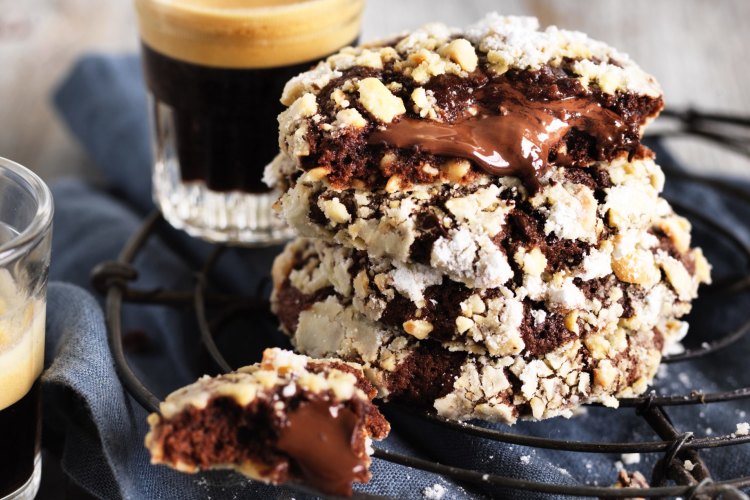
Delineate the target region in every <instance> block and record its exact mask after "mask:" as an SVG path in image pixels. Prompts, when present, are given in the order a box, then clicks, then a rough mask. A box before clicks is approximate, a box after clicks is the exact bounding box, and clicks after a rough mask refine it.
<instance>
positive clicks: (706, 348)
mask: <svg viewBox="0 0 750 500" xmlns="http://www.w3.org/2000/svg"><path fill="white" fill-rule="evenodd" d="M665 116H672V117H677V118H679V119H680V120H682V123H683V129H681V130H680V131H678V132H680V133H691V134H694V135H697V136H699V137H702V138H705V139H708V140H714V141H716V142H719V143H722V141H721V140H717V139H716V137H715V134H711V133H704V132H706V131H705V130H704V129H705V127H706V122H707V121H711V120H714V121H717V120H718V121H722V120H723V121H722V122H723V123H730V124H734V125H742V126H748V127H749V128H750V120H749V119H746V118H738V117H727V116H725V115H717V114H700V113H696V112H685V113H683V114H679V113H674V112H669V111H667V112H665ZM694 129H695V130H698V132H694ZM733 140H734V139H733ZM735 142H736V141H735ZM741 147H742V145H741V144H740V145H739V146H737V144H735V149H737V148H741ZM665 170H668V169H665ZM668 173H669V176H670V177H671V178H679V179H681V180H683V181H687V182H695V183H700V184H702V185H705V186H708V187H711V188H712V189H715V190H718V191H720V192H722V193H725V194H727V195H728V196H732V197H735V198H736V199H739V200H742V201H745V202H747V203H749V204H750V192H747V191H745V190H743V189H741V188H739V187H737V186H736V185H734V184H731V183H729V182H726V181H722V180H718V179H713V178H706V177H702V176H697V175H694V174H690V173H686V172H682V171H675V170H668ZM671 203H672V205H673V206H674V207H675V209H676V210H677V211H679V212H680V213H682V214H685V215H688V216H689V217H690V218H691V219H693V220H694V221H698V222H700V223H701V224H703V225H705V226H706V228H707V229H709V230H710V231H711V232H712V234H714V235H716V236H717V237H719V238H722V239H723V241H724V242H725V243H727V244H728V245H729V246H730V247H731V248H734V249H735V250H736V253H737V255H740V256H741V257H742V259H743V261H744V266H743V273H742V274H740V275H738V276H732V277H727V278H726V279H724V280H723V281H721V282H720V283H718V284H716V285H714V286H712V287H711V288H710V291H711V292H712V293H723V294H726V295H727V296H733V295H735V294H738V293H743V292H745V291H748V290H750V246H748V245H747V244H745V242H744V241H743V240H742V238H741V237H739V236H738V235H737V234H736V233H735V232H734V231H733V230H732V228H729V227H725V226H724V225H722V224H721V222H719V221H716V220H713V219H711V218H709V217H707V216H705V215H704V214H703V213H701V212H700V211H699V210H696V209H694V208H692V207H688V206H683V205H682V204H680V202H679V200H671ZM162 220H163V219H162V218H161V216H160V214H159V213H158V212H154V213H152V214H151V215H149V216H148V217H147V218H146V220H145V221H144V223H143V225H142V226H141V228H140V229H139V230H138V231H137V232H136V233H134V234H133V235H132V237H131V238H130V239H129V240H128V242H127V244H126V245H125V247H124V248H123V250H122V252H121V253H120V255H119V257H118V260H117V261H113V262H105V263H102V264H100V265H99V266H97V268H96V269H94V271H93V272H92V283H93V285H94V287H95V288H96V289H97V290H99V291H100V292H101V293H103V294H105V295H106V315H107V326H108V343H109V348H110V351H111V353H112V356H113V360H114V363H115V367H116V369H117V374H118V376H119V377H120V379H121V381H122V383H123V386H124V387H125V389H126V390H127V391H128V392H129V393H130V394H131V395H132V396H133V397H134V398H135V399H136V401H137V402H138V403H139V404H141V405H142V406H143V407H144V408H146V409H147V410H148V411H151V412H157V411H158V407H159V399H158V398H157V397H156V396H154V395H153V394H152V393H151V392H150V391H149V390H148V388H147V387H145V386H144V385H143V383H142V382H141V381H140V380H139V379H138V377H137V376H136V375H135V373H134V372H133V371H132V370H131V368H130V366H129V364H128V361H127V358H126V356H125V354H124V350H123V346H122V327H121V320H122V316H121V314H122V304H123V302H131V303H147V304H161V305H165V306H188V307H192V308H193V309H194V310H195V312H196V318H197V321H198V325H199V327H200V330H201V340H202V342H203V344H204V346H205V348H206V350H207V352H208V353H209V355H210V357H211V359H212V360H213V361H214V362H215V363H216V364H217V366H218V367H219V368H220V369H222V370H224V371H229V370H231V366H230V365H229V363H227V361H226V359H225V358H224V357H223V355H222V354H221V352H220V350H219V349H218V347H217V346H216V344H215V342H214V338H213V335H212V332H211V323H210V321H209V308H213V307H214V306H228V307H229V310H233V311H235V310H236V311H245V312H247V311H258V312H261V311H267V308H268V303H267V302H266V301H264V300H263V299H261V298H259V297H237V296H234V295H231V294H221V293H213V292H209V291H208V284H209V283H208V279H209V276H210V274H211V271H212V269H213V267H214V265H215V264H216V262H217V260H218V259H219V258H220V257H221V254H222V247H217V248H216V250H215V251H214V252H213V253H212V254H211V255H210V257H209V258H208V259H207V261H206V262H205V264H204V265H203V266H202V268H201V269H200V271H199V272H197V273H196V280H195V285H194V287H193V289H192V290H169V289H161V288H159V289H151V290H144V289H138V288H135V287H131V286H129V282H131V281H134V280H135V279H136V278H137V274H138V273H137V271H136V269H135V268H134V267H133V261H134V259H135V257H136V255H137V254H138V252H139V251H140V250H141V249H142V248H143V246H144V245H145V243H146V241H147V239H148V238H149V237H150V236H151V235H152V234H154V233H156V231H157V228H158V226H159V224H161V223H162ZM748 331H750V319H748V321H746V322H744V323H743V324H741V325H739V326H737V327H736V328H734V329H732V330H730V331H728V332H726V333H724V334H722V335H721V336H719V337H718V338H715V339H713V340H712V341H710V342H708V343H704V344H703V345H702V346H701V347H700V348H697V349H691V350H687V351H685V352H682V353H680V354H675V355H670V356H665V357H664V361H665V362H673V363H674V362H681V361H686V360H690V359H695V358H698V357H703V356H707V355H710V354H715V353H717V352H720V351H721V350H722V349H724V348H726V347H727V346H729V345H731V344H732V343H734V342H736V341H737V340H739V339H741V338H742V337H743V336H745V335H746V334H747V333H748ZM747 398H750V387H744V388H738V389H735V390H727V391H720V392H713V393H700V392H693V393H690V394H682V395H661V396H657V395H655V394H653V393H652V394H648V395H645V396H641V397H635V398H626V399H621V400H620V406H621V407H630V408H634V409H635V413H636V414H637V415H639V416H641V417H642V418H644V419H645V420H646V421H647V422H648V424H649V425H650V426H651V427H652V428H653V429H654V431H655V432H656V433H657V435H658V436H659V438H660V439H659V440H652V441H637V442H592V441H589V442H582V441H571V440H565V439H553V438H544V437H537V436H531V435H524V434H518V433H514V432H506V431H500V430H497V429H493V428H488V427H483V426H480V425H476V424H472V423H469V422H457V421H453V420H449V419H446V418H444V417H440V416H438V415H435V414H434V413H429V412H427V413H425V412H418V411H416V410H414V409H411V408H408V407H403V406H398V405H394V404H393V403H390V404H389V405H390V406H394V407H396V408H397V409H398V410H399V411H402V412H406V413H409V414H411V415H413V416H416V417H418V418H421V419H425V420H426V421H428V422H430V423H432V424H435V425H440V426H443V427H445V428H448V429H450V430H453V431H457V432H463V433H466V434H469V435H472V436H476V437H480V438H484V439H488V440H492V441H497V442H503V443H509V444H515V445H520V446H526V447H532V448H544V449H549V450H559V451H565V452H579V453H663V454H664V457H663V458H662V459H661V460H660V461H659V463H658V466H657V468H656V469H655V471H654V474H653V478H652V482H655V484H656V486H654V487H651V488H648V489H639V488H617V489H615V488H611V487H605V486H590V485H566V484H552V483H543V482H537V481H527V480H519V479H514V478H510V477H505V476H501V475H498V474H491V473H484V472H481V471H477V470H471V469H466V468H461V467H456V466H451V465H445V464H439V463H434V462H430V461H428V460H424V459H420V458H416V457H413V456H408V455H403V454H400V453H395V452H391V451H387V450H385V449H382V448H376V449H375V454H374V456H375V457H377V458H379V459H383V460H388V461H390V462H393V463H397V464H401V465H404V466H407V467H412V468H417V469H421V470H425V471H429V472H435V473H438V474H442V475H443V476H446V477H449V478H451V479H454V480H457V481H461V482H464V483H469V484H481V485H490V486H493V487H498V488H509V489H522V490H527V491H535V492H540V493H555V494H562V495H576V496H596V497H617V498H623V497H633V496H639V497H663V496H682V497H685V498H695V497H698V496H702V497H705V496H709V497H718V496H719V495H724V496H726V497H727V498H730V497H732V498H747V497H746V496H745V495H743V494H742V493H741V492H740V491H738V489H741V488H748V487H750V476H746V477H740V478H734V479H728V480H725V481H713V480H712V478H711V476H710V473H709V471H708V470H707V469H706V467H705V465H704V464H703V462H702V460H701V459H700V456H699V454H698V452H699V451H700V450H703V449H709V448H723V447H728V446H734V445H740V444H747V443H750V436H735V435H723V436H715V437H694V436H692V434H690V433H678V431H677V430H676V429H675V428H674V426H673V425H672V423H671V421H670V419H669V417H668V415H667V414H666V412H665V410H664V408H665V407H670V406H682V405H695V404H709V403H717V402H724V401H734V400H739V399H747ZM612 411H624V410H622V409H621V410H612ZM685 459H690V460H691V462H693V463H694V464H696V468H695V469H693V471H692V472H689V471H686V470H685V469H684V467H683V465H682V464H683V461H684V460H685ZM670 473H671V475H670ZM667 477H671V479H672V480H674V481H677V482H680V483H683V484H680V485H675V486H664V485H663V484H665V483H664V482H665V481H666V480H667ZM306 491H307V492H309V489H308V490H306ZM367 497H368V498H374V497H372V496H367Z"/></svg>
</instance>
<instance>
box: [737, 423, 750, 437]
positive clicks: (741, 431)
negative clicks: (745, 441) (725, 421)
mask: <svg viewBox="0 0 750 500" xmlns="http://www.w3.org/2000/svg"><path fill="white" fill-rule="evenodd" d="M734 433H735V434H736V435H737V436H747V435H748V434H750V424H749V423H747V422H740V423H738V424H737V430H736V431H734Z"/></svg>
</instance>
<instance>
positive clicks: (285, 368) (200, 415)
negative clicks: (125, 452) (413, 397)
mask: <svg viewBox="0 0 750 500" xmlns="http://www.w3.org/2000/svg"><path fill="white" fill-rule="evenodd" d="M376 393H377V391H376V390H375V389H374V387H373V386H372V385H371V384H370V383H369V382H368V381H367V379H366V378H365V377H364V375H363V373H362V370H361V368H360V367H359V366H357V365H354V364H350V363H344V362H342V361H340V360H331V359H315V360H314V359H310V358H308V357H306V356H301V355H298V354H294V353H292V352H290V351H284V350H281V349H266V351H265V352H264V354H263V360H262V361H261V362H260V363H258V364H255V365H251V366H246V367H244V368H240V369H239V370H237V371H236V372H233V373H229V374H226V375H220V376H217V377H208V376H205V377H203V378H201V379H199V380H198V381H197V382H195V383H194V384H192V385H189V386H187V387H184V388H182V389H179V390H178V391H175V392H173V393H172V394H170V395H169V396H168V397H167V398H166V400H165V401H164V402H163V403H161V405H160V409H159V410H160V411H159V413H158V414H157V413H154V414H152V415H150V416H149V419H148V421H149V424H150V426H151V431H150V432H149V433H148V435H147V436H146V447H147V448H148V449H149V450H150V452H151V461H152V463H154V464H166V465H168V466H170V467H172V468H175V469H177V470H180V471H182V472H198V471H199V470H205V469H216V468H229V469H234V470H236V471H237V472H240V473H241V474H244V475H246V476H248V477H251V478H253V479H257V480H260V481H264V482H270V483H274V484H280V483H284V482H287V481H303V482H305V483H307V484H310V485H312V486H314V487H316V488H317V489H318V490H320V491H322V492H325V493H328V494H333V495H351V493H352V483H354V482H360V483H366V482H367V481H368V480H369V479H370V471H369V466H370V454H372V448H371V444H370V443H371V441H372V439H378V440H379V439H384V438H385V437H386V435H387V434H388V432H389V430H390V426H389V424H388V422H387V421H386V420H385V418H384V417H383V415H382V414H381V413H380V412H379V411H378V409H377V407H375V405H373V404H372V398H373V397H374V396H375V394H376Z"/></svg>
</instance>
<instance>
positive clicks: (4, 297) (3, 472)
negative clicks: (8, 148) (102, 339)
mask: <svg viewBox="0 0 750 500" xmlns="http://www.w3.org/2000/svg"><path fill="white" fill-rule="evenodd" d="M52 212H53V208H52V194H51V193H50V191H49V189H48V188H47V186H46V185H45V184H44V182H42V180H41V179H40V178H39V177H37V176H36V174H34V173H33V172H31V171H30V170H28V169H26V168H24V167H22V166H21V165H19V164H17V163H14V162H12V161H9V160H6V159H4V158H0V499H3V500H8V499H32V498H34V496H35V495H36V493H37V491H38V489H39V481H40V480H41V474H42V464H41V454H40V438H41V394H42V392H41V387H40V381H39V377H40V375H41V374H42V367H43V365H44V318H45V311H46V303H47V302H46V293H47V271H48V269H49V259H50V237H51V231H52Z"/></svg>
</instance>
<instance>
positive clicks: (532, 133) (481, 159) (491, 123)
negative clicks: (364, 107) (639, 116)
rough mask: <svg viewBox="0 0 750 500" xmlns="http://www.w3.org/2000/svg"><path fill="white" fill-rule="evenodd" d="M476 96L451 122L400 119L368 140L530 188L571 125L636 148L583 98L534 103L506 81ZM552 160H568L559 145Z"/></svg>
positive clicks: (608, 143) (611, 145)
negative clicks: (452, 160) (469, 111)
mask: <svg viewBox="0 0 750 500" xmlns="http://www.w3.org/2000/svg"><path fill="white" fill-rule="evenodd" d="M475 94H476V102H475V103H472V104H473V106H474V107H475V109H476V114H475V115H474V116H471V117H469V118H466V119H463V120H459V121H457V122H455V123H442V122H436V121H433V120H425V119H416V118H409V117H402V118H401V119H399V120H398V121H394V122H393V123H389V124H387V125H386V126H385V127H384V128H380V129H376V130H375V131H374V132H373V133H372V134H371V135H370V137H369V139H368V142H369V143H370V144H385V145H388V146H394V147H397V148H410V147H416V148H418V149H420V150H422V151H426V152H428V153H432V154H436V155H449V156H458V157H462V158H467V159H469V160H472V161H474V162H475V163H476V164H477V165H479V166H480V167H481V168H482V169H483V170H484V171H486V172H487V173H489V174H492V175H502V176H504V175H516V176H519V177H521V178H523V179H524V180H525V181H526V182H527V184H528V185H529V186H530V187H532V188H537V187H538V186H539V178H540V177H541V176H542V175H543V174H544V173H545V172H546V171H547V169H548V168H549V156H550V152H551V151H552V148H553V147H555V146H556V145H558V144H559V143H560V142H561V141H562V139H563V138H564V137H565V136H566V135H567V134H568V132H570V131H571V130H573V129H576V130H578V131H580V132H584V133H586V134H588V135H590V136H592V137H594V138H595V139H596V141H597V147H598V148H599V149H600V150H611V149H615V148H622V149H631V148H633V147H636V146H637V140H633V139H632V138H631V136H632V135H634V134H632V131H631V130H630V129H629V127H628V126H626V125H625V123H624V122H623V121H622V120H621V119H620V117H619V116H618V115H617V114H616V113H614V112H613V111H611V110H609V109H606V108H604V107H603V106H602V105H601V104H599V103H598V102H596V101H595V100H594V99H593V98H589V97H588V96H585V97H578V96H572V97H566V98H563V99H559V100H538V101H535V100H531V99H530V98H529V97H528V96H526V95H524V94H523V93H522V92H520V91H519V90H518V89H516V88H514V87H513V86H512V84H511V83H510V82H508V81H507V80H501V81H498V82H491V83H489V84H488V85H486V86H484V87H482V88H480V89H477V91H476V92H475ZM635 136H636V137H637V134H635ZM555 162H556V164H558V165H566V164H567V163H570V160H569V159H568V158H566V156H565V154H564V150H561V149H559V148H558V149H557V151H556V161H555Z"/></svg>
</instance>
